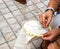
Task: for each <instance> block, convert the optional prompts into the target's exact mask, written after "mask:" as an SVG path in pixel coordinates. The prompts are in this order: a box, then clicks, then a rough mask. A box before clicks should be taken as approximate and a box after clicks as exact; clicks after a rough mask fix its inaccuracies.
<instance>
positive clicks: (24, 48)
mask: <svg viewBox="0 0 60 49" xmlns="http://www.w3.org/2000/svg"><path fill="white" fill-rule="evenodd" d="M59 25H60V14H58V15H56V16H54V17H53V19H52V21H51V26H52V27H53V28H56V27H57V26H59ZM27 37H28V36H27V35H26V33H25V32H24V29H23V28H22V29H21V31H20V33H19V36H18V38H17V40H16V43H15V46H14V49H36V48H38V47H39V46H40V44H41V42H42V40H41V38H37V39H34V40H33V42H30V43H29V44H26V40H27Z"/></svg>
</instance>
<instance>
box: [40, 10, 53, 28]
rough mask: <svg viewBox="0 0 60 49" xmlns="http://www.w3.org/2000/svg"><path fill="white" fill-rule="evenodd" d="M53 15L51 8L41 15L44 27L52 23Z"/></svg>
mask: <svg viewBox="0 0 60 49" xmlns="http://www.w3.org/2000/svg"><path fill="white" fill-rule="evenodd" d="M52 17H53V11H51V10H48V11H47V12H45V13H42V14H40V15H39V20H40V22H41V24H42V25H43V27H44V28H45V27H47V26H48V25H49V24H50V22H51V20H52ZM46 20H47V21H46Z"/></svg>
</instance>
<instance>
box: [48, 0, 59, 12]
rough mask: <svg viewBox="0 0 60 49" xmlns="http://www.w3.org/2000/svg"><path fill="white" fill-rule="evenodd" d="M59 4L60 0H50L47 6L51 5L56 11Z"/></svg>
mask: <svg viewBox="0 0 60 49" xmlns="http://www.w3.org/2000/svg"><path fill="white" fill-rule="evenodd" d="M59 6H60V0H50V2H49V4H48V7H52V8H54V9H55V11H57V10H58V9H59Z"/></svg>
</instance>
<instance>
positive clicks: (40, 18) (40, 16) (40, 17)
mask: <svg viewBox="0 0 60 49" xmlns="http://www.w3.org/2000/svg"><path fill="white" fill-rule="evenodd" d="M39 20H40V23H41V24H43V21H42V15H39Z"/></svg>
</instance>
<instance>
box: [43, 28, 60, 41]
mask: <svg viewBox="0 0 60 49" xmlns="http://www.w3.org/2000/svg"><path fill="white" fill-rule="evenodd" d="M59 34H60V28H57V29H53V30H51V31H49V32H47V33H45V34H44V35H43V36H42V39H43V40H48V41H53V40H54V39H55V38H56V37H57V36H58V35H59Z"/></svg>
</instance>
